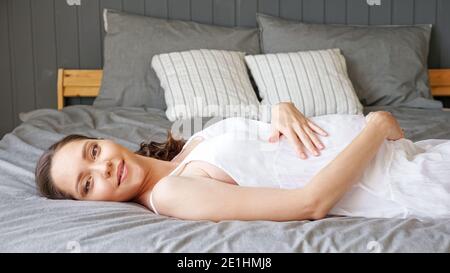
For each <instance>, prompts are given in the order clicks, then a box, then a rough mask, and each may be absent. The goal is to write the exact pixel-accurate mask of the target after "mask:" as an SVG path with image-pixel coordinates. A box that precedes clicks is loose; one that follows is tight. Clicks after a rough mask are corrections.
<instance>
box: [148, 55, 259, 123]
mask: <svg viewBox="0 0 450 273" xmlns="http://www.w3.org/2000/svg"><path fill="white" fill-rule="evenodd" d="M244 56H245V53H243V52H238V51H225V50H210V49H199V50H189V51H183V52H171V53H164V54H159V55H155V56H154V57H153V58H152V62H151V65H152V68H153V69H154V70H155V72H156V75H157V76H158V78H159V80H160V81H161V86H162V88H163V89H164V96H165V100H166V104H167V110H166V115H167V118H168V119H169V120H171V121H175V120H177V119H189V118H193V117H216V116H220V117H235V116H239V117H247V118H257V117H258V106H259V101H258V98H257V97H256V93H255V91H254V90H253V87H252V84H251V82H250V78H249V75H248V73H247V68H246V66H245V60H244Z"/></svg>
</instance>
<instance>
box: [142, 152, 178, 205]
mask: <svg viewBox="0 0 450 273" xmlns="http://www.w3.org/2000/svg"><path fill="white" fill-rule="evenodd" d="M138 156H139V157H141V160H142V161H141V162H142V165H143V168H144V170H146V176H145V178H144V182H143V183H142V186H141V188H140V189H139V191H138V194H137V195H136V197H135V198H134V199H135V201H136V202H138V203H141V204H143V203H144V204H145V200H147V195H148V193H149V192H151V191H152V189H153V187H154V186H155V185H156V184H157V183H158V182H159V180H161V179H162V178H164V177H166V176H168V175H169V174H170V173H171V172H172V171H173V170H175V168H176V167H177V166H178V164H179V162H177V161H164V160H158V159H154V158H152V157H145V156H140V155H138Z"/></svg>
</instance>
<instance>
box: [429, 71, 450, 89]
mask: <svg viewBox="0 0 450 273" xmlns="http://www.w3.org/2000/svg"><path fill="white" fill-rule="evenodd" d="M429 77H430V85H431V93H432V94H433V96H450V69H430V70H429Z"/></svg>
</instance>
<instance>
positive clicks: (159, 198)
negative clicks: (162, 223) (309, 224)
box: [153, 176, 316, 222]
mask: <svg viewBox="0 0 450 273" xmlns="http://www.w3.org/2000/svg"><path fill="white" fill-rule="evenodd" d="M312 200H313V199H312V198H311V196H308V195H307V194H306V192H305V191H304V190H303V189H277V188H263V187H243V186H236V185H232V184H227V183H223V182H220V181H216V180H214V179H211V178H207V177H202V176H168V177H164V178H163V179H162V180H161V181H159V182H158V183H157V184H156V185H155V187H154V188H153V203H154V205H155V207H156V209H157V210H158V212H159V213H160V214H163V215H167V216H172V217H176V218H180V219H185V220H211V221H216V222H218V221H222V220H245V221H251V220H268V221H292V220H305V219H314V215H316V212H315V208H314V207H313V205H314V204H313V202H312Z"/></svg>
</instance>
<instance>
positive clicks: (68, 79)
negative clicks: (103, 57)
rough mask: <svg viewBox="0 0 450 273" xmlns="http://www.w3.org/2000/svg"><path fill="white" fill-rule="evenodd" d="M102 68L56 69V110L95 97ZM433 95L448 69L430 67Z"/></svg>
mask: <svg viewBox="0 0 450 273" xmlns="http://www.w3.org/2000/svg"><path fill="white" fill-rule="evenodd" d="M102 76H103V70H74V69H62V68H61V69H58V110H61V109H62V108H63V107H64V98H67V97H96V96H97V95H98V92H99V89H100V85H101V82H102ZM429 76H430V85H431V93H432V94H433V96H450V69H430V70H429Z"/></svg>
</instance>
